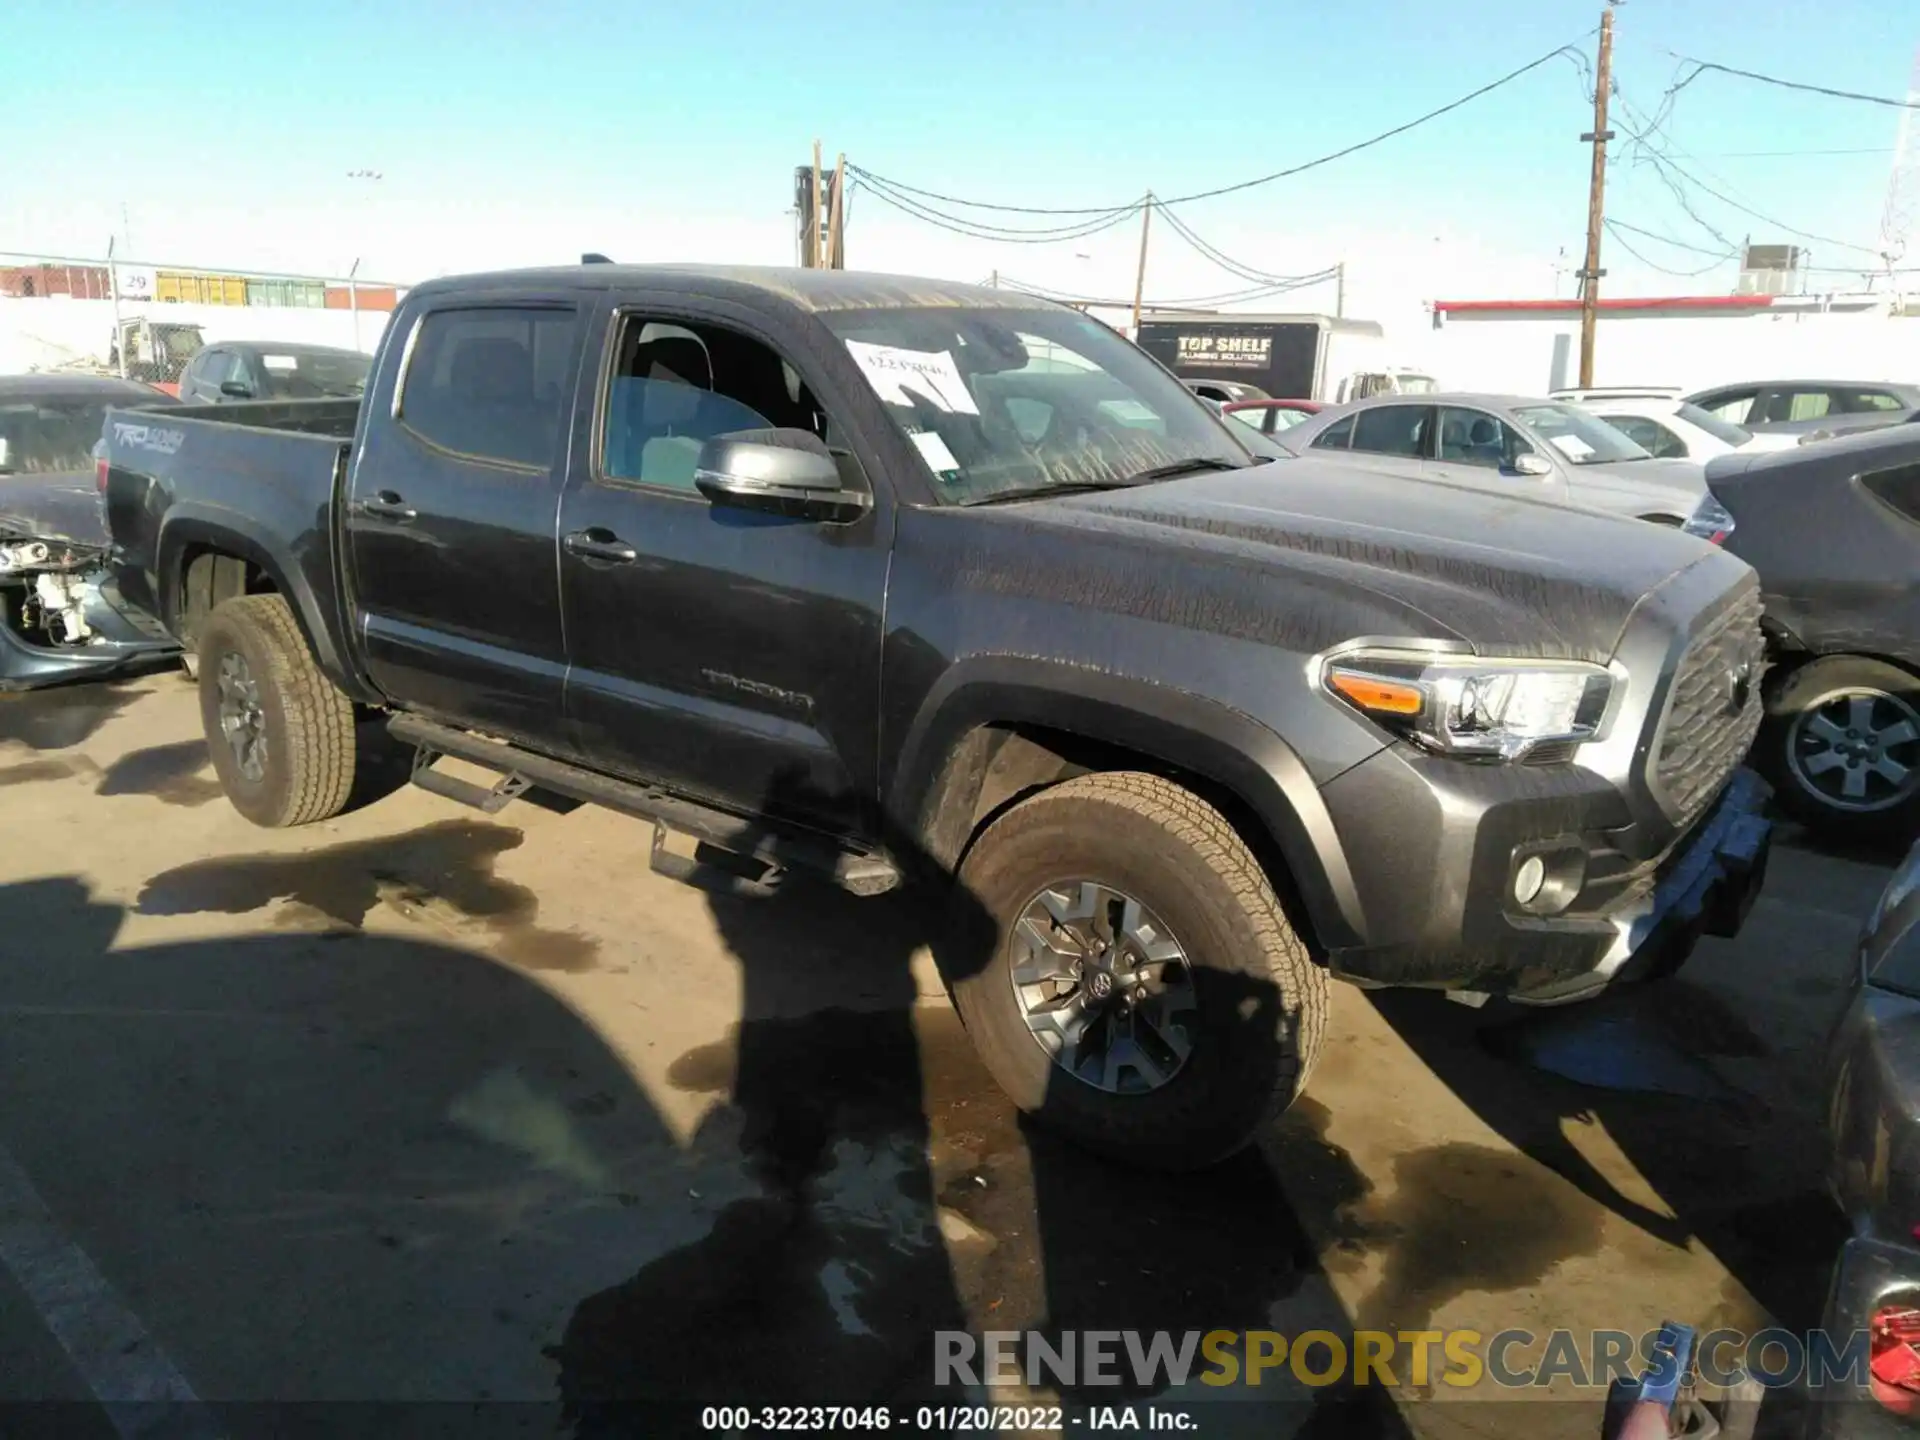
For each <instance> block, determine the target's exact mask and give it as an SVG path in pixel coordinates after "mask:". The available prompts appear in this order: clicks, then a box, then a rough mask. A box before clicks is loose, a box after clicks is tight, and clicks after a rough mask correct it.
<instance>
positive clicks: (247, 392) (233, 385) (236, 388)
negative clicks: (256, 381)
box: [220, 380, 253, 400]
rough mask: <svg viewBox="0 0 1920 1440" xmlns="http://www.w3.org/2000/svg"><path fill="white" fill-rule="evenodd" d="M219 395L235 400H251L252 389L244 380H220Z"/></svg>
mask: <svg viewBox="0 0 1920 1440" xmlns="http://www.w3.org/2000/svg"><path fill="white" fill-rule="evenodd" d="M220 393H221V394H222V395H226V396H228V397H230V398H232V399H235V400H251V399H252V398H253V387H252V386H251V385H249V384H247V382H246V381H244V380H222V381H221V382H220Z"/></svg>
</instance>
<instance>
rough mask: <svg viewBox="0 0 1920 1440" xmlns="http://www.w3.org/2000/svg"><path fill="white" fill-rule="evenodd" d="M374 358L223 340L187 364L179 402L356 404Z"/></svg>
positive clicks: (316, 347)
mask: <svg viewBox="0 0 1920 1440" xmlns="http://www.w3.org/2000/svg"><path fill="white" fill-rule="evenodd" d="M372 368H373V357H372V356H370V355H362V354H361V353H360V352H359V351H358V350H340V349H336V348H335V347H334V346H331V345H282V344H278V343H269V342H267V341H261V340H221V341H218V342H216V343H214V344H211V345H209V346H207V347H206V348H205V349H204V350H202V351H201V352H200V353H199V354H197V355H195V356H194V357H193V359H192V360H191V361H189V362H188V363H187V368H186V369H185V370H184V371H182V372H181V375H180V398H181V399H182V400H189V401H193V402H195V403H197V404H213V405H217V404H220V403H222V402H224V401H231V400H326V399H338V400H348V399H357V398H358V397H359V395H360V392H361V391H362V390H364V389H366V387H367V372H368V371H369V370H370V369H372Z"/></svg>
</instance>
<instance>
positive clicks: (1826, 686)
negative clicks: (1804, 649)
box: [1753, 655, 1920, 845]
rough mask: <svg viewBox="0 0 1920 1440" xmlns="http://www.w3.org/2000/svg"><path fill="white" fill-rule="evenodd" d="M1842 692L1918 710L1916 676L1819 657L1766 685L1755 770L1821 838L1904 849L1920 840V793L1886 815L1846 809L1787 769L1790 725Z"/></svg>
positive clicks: (1875, 663) (1852, 659)
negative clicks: (1885, 698) (1873, 694)
mask: <svg viewBox="0 0 1920 1440" xmlns="http://www.w3.org/2000/svg"><path fill="white" fill-rule="evenodd" d="M1845 690H1863V691H1877V692H1879V693H1880V694H1883V695H1892V696H1897V697H1899V698H1900V699H1901V700H1903V701H1904V702H1905V703H1906V704H1907V705H1909V706H1913V707H1915V708H1920V677H1916V676H1914V675H1912V674H1911V673H1909V672H1908V671H1906V670H1902V669H1901V668H1900V667H1899V666H1898V665H1890V664H1888V663H1887V662H1886V661H1884V660H1874V659H1870V658H1869V657H1867V656H1864V655H1823V656H1821V657H1820V658H1818V659H1816V660H1809V661H1807V662H1806V663H1805V664H1804V665H1801V666H1798V667H1797V668H1795V669H1794V670H1792V671H1790V672H1787V673H1786V674H1784V675H1783V676H1781V677H1780V678H1779V679H1778V680H1774V681H1772V682H1771V683H1770V684H1769V685H1768V687H1767V696H1766V718H1765V719H1764V720H1763V721H1762V722H1761V726H1760V735H1759V738H1758V739H1757V740H1756V741H1755V742H1754V749H1753V756H1754V763H1755V766H1756V768H1757V769H1759V771H1760V772H1761V773H1762V774H1763V775H1765V776H1766V778H1767V779H1768V781H1770V782H1771V783H1772V785H1773V797H1774V803H1775V804H1777V805H1778V806H1779V807H1780V809H1781V810H1782V811H1784V812H1785V813H1786V814H1787V815H1789V816H1791V817H1792V818H1793V819H1795V820H1797V821H1799V822H1800V823H1801V824H1802V825H1804V826H1806V827H1807V829H1809V830H1811V831H1813V832H1814V833H1815V834H1816V835H1818V836H1819V837H1821V838H1822V839H1825V840H1828V841H1834V842H1842V843H1844V842H1847V841H1854V842H1859V843H1863V844H1869V845H1904V844H1906V843H1907V842H1909V841H1911V840H1912V839H1913V838H1914V837H1915V836H1916V835H1920V791H1916V792H1915V793H1914V794H1912V795H1910V796H1908V797H1907V798H1906V799H1905V800H1904V801H1902V802H1900V803H1899V804H1897V805H1893V806H1890V807H1888V808H1887V809H1885V810H1867V811H1861V810H1847V809H1843V808H1842V807H1840V806H1837V805H1833V804H1830V803H1828V802H1827V801H1826V800H1825V799H1823V798H1822V797H1821V796H1820V795H1818V794H1817V793H1815V792H1814V791H1812V790H1810V789H1808V788H1807V786H1806V785H1805V784H1804V783H1803V782H1802V781H1801V779H1800V777H1799V775H1798V774H1797V773H1796V767H1795V766H1794V765H1793V764H1792V761H1791V757H1790V755H1789V745H1790V742H1791V738H1792V729H1793V722H1794V720H1795V719H1796V718H1797V717H1798V716H1799V715H1800V714H1801V713H1802V712H1803V711H1805V710H1807V709H1809V708H1812V707H1814V706H1816V705H1818V704H1819V703H1820V700H1821V698H1822V697H1823V696H1829V695H1832V694H1833V693H1834V692H1835V691H1845Z"/></svg>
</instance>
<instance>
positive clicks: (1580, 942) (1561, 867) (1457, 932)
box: [1322, 747, 1772, 1004]
mask: <svg viewBox="0 0 1920 1440" xmlns="http://www.w3.org/2000/svg"><path fill="white" fill-rule="evenodd" d="M1396 749H1398V750H1399V751H1400V753H1398V754H1393V755H1385V756H1381V757H1377V759H1376V760H1375V761H1368V762H1365V763H1363V764H1361V765H1359V766H1356V767H1354V769H1353V770H1351V771H1349V772H1347V773H1346V774H1345V775H1342V776H1340V777H1339V778H1338V779H1336V780H1335V781H1333V782H1332V783H1331V784H1329V785H1328V786H1327V787H1326V788H1325V789H1324V790H1323V791H1322V794H1323V796H1325V798H1326V800H1327V804H1328V809H1329V812H1330V814H1331V816H1332V819H1333V822H1334V825H1335V828H1336V829H1337V830H1338V831H1339V833H1340V836H1341V840H1342V842H1343V848H1344V849H1345V851H1346V853H1347V855H1348V856H1349V858H1350V860H1351V861H1352V862H1353V864H1354V868H1355V873H1354V885H1355V889H1356V891H1357V893H1358V895H1359V898H1360V904H1361V909H1362V912H1363V915H1364V921H1365V928H1364V932H1363V934H1364V939H1363V942H1362V943H1361V944H1360V945H1357V946H1353V947H1350V948H1346V949H1342V950H1336V951H1334V952H1333V953H1332V954H1331V955H1330V956H1329V963H1330V965H1331V967H1332V969H1333V971H1334V973H1336V974H1338V975H1341V976H1343V977H1345V978H1348V979H1352V980H1356V981H1359V982H1361V983H1364V984H1375V985H1416V986H1424V987H1429V988H1439V989H1448V990H1462V991H1472V992H1478V993H1485V994H1496V995H1506V996H1509V997H1511V998H1513V999H1516V1000H1522V1001H1526V1002H1530V1003H1536V1004H1555V1003H1559V1002H1562V1001H1569V1000H1578V999H1582V998H1584V997H1586V996H1588V995H1591V994H1593V993H1595V992H1597V991H1598V990H1600V989H1602V988H1604V987H1605V986H1607V985H1608V984H1610V983H1612V982H1613V981H1615V980H1620V979H1629V978H1643V977H1648V976H1652V975H1659V974H1666V973H1669V972H1671V971H1672V970H1673V969H1674V968H1676V967H1677V966H1678V965H1679V964H1680V963H1681V962H1682V961H1684V960H1685V959H1686V957H1687V955H1688V954H1689V953H1690V952H1691V951H1692V948H1693V946H1694V943H1695V942H1696V941H1697V940H1698V939H1699V937H1700V936H1701V935H1703V934H1707V935H1718V936H1732V935H1734V934H1736V933H1738V931H1739V929H1740V927H1741V925H1742V924H1743V923H1744V921H1745V919H1746V916H1747V912H1748V911H1749V910H1750V909H1751V908H1752V905H1753V901H1754V899H1755V897H1756V896H1757V894H1758V893H1759V889H1760V886H1761V883H1762V880H1763V879H1764V877H1765V873H1766V865H1767V857H1768V853H1769V849H1770V846H1771V840H1772V825H1771V822H1769V821H1768V820H1767V819H1766V818H1765V815H1764V813H1763V811H1764V807H1765V805H1766V801H1767V797H1768V795H1769V794H1770V791H1769V789H1768V787H1767V784H1766V782H1765V781H1763V780H1762V779H1760V777H1759V776H1758V775H1756V774H1754V773H1753V772H1752V771H1749V770H1745V769H1741V770H1736V771H1735V772H1734V774H1733V776H1732V778H1731V779H1730V780H1729V781H1728V782H1727V784H1726V785H1725V786H1724V787H1723V789H1722V790H1721V793H1720V795H1719V796H1718V798H1717V799H1716V800H1715V801H1714V802H1713V803H1712V804H1711V805H1710V806H1709V807H1708V808H1707V809H1706V810H1705V811H1704V812H1703V813H1702V814H1701V815H1700V816H1699V817H1697V818H1696V819H1694V820H1693V821H1692V822H1691V824H1690V825H1689V826H1688V828H1687V829H1685V830H1684V831H1683V832H1681V833H1680V834H1678V835H1677V836H1673V837H1671V838H1670V839H1669V841H1668V843H1667V844H1666V846H1665V847H1664V848H1662V849H1661V850H1659V851H1658V852H1656V853H1653V854H1647V853H1644V851H1645V834H1644V829H1643V828H1642V827H1636V826H1635V825H1634V824H1633V817H1632V815H1631V814H1630V812H1629V809H1628V806H1627V802H1626V800H1625V799H1624V798H1623V797H1622V796H1621V794H1620V793H1619V791H1617V790H1616V789H1615V788H1614V787H1613V786H1612V785H1610V784H1609V783H1608V782H1607V781H1606V780H1605V779H1604V778H1602V777H1600V776H1598V775H1594V774H1592V773H1591V772H1588V771H1585V770H1582V769H1579V768H1578V767H1575V766H1570V765H1557V766H1543V767H1537V768H1532V769H1529V767H1526V766H1512V765H1499V766H1491V765H1489V766H1476V765H1463V764H1461V763H1460V762H1459V761H1457V760H1452V759H1447V758H1443V757H1432V756H1425V755H1418V754H1410V753H1407V752H1406V751H1405V749H1404V747H1396ZM1625 837H1632V840H1633V842H1634V843H1633V844H1631V845H1630V844H1628V843H1627V840H1626V838H1625ZM1536 855H1537V856H1540V857H1541V858H1542V859H1543V861H1544V862H1545V863H1546V864H1547V866H1548V873H1549V875H1550V876H1551V877H1552V879H1551V880H1550V884H1551V885H1552V886H1554V887H1557V893H1558V894H1559V895H1560V896H1561V897H1562V898H1561V901H1560V902H1556V903H1559V905H1560V908H1559V909H1558V910H1557V911H1555V912H1554V913H1540V912H1539V911H1536V910H1534V909H1530V908H1529V907H1527V906H1523V905H1521V904H1520V903H1518V902H1517V901H1516V899H1515V897H1514V884H1515V877H1516V875H1517V872H1518V870H1519V867H1520V866H1521V865H1522V864H1524V863H1525V861H1526V860H1527V859H1528V858H1530V857H1532V856H1536ZM1363 857H1364V859H1365V862H1366V863H1362V860H1363Z"/></svg>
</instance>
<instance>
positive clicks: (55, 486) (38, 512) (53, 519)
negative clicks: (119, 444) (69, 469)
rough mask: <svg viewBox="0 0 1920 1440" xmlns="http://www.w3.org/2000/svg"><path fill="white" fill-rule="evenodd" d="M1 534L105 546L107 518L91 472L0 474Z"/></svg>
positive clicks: (18, 537)
mask: <svg viewBox="0 0 1920 1440" xmlns="http://www.w3.org/2000/svg"><path fill="white" fill-rule="evenodd" d="M0 536H8V537H12V538H15V539H27V540H65V541H68V542H70V543H71V544H75V545H85V546H90V547H98V548H99V549H102V550H104V549H106V548H107V545H108V538H107V520H106V516H105V514H103V513H102V510H101V505H100V490H99V487H98V485H97V484H96V483H95V481H94V476H93V472H92V471H83V472H80V473H76V474H67V473H64V472H62V473H57V474H46V475H0Z"/></svg>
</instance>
